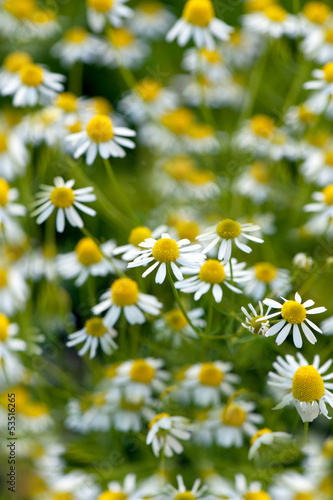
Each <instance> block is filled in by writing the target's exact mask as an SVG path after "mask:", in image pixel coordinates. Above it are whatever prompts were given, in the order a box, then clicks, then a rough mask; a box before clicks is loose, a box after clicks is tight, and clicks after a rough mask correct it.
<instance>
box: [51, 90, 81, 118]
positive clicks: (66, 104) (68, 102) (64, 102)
mask: <svg viewBox="0 0 333 500" xmlns="http://www.w3.org/2000/svg"><path fill="white" fill-rule="evenodd" d="M76 99H77V97H76V95H75V94H73V93H72V92H62V93H61V94H59V95H58V97H57V101H56V104H57V106H58V108H60V109H63V110H64V111H66V113H74V111H75V110H76Z"/></svg>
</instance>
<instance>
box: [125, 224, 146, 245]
mask: <svg viewBox="0 0 333 500" xmlns="http://www.w3.org/2000/svg"><path fill="white" fill-rule="evenodd" d="M150 237H151V230H150V229H148V227H145V226H138V227H135V228H134V229H132V231H131V232H130V235H129V238H128V242H129V243H130V244H131V245H134V246H135V247H138V246H139V244H140V243H142V242H143V241H145V240H146V239H147V238H150Z"/></svg>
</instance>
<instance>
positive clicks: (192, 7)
mask: <svg viewBox="0 0 333 500" xmlns="http://www.w3.org/2000/svg"><path fill="white" fill-rule="evenodd" d="M233 30H234V28H232V27H231V26H229V25H228V24H226V23H224V22H223V21H221V20H220V19H217V18H216V17H215V12H214V7H213V4H212V2H211V1H210V0H187V2H186V4H185V6H184V9H183V13H182V17H181V18H180V19H179V20H178V21H177V22H176V23H175V25H174V26H173V27H172V28H171V29H170V31H169V32H168V33H167V35H166V41H167V42H172V41H173V40H175V39H177V42H178V45H180V46H181V47H183V46H184V45H186V44H187V43H188V42H189V41H190V39H191V38H193V40H194V43H195V45H197V47H199V48H202V47H206V48H207V49H214V47H215V40H214V38H218V39H219V40H228V39H229V37H230V33H232V32H233Z"/></svg>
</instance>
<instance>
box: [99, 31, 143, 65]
mask: <svg viewBox="0 0 333 500" xmlns="http://www.w3.org/2000/svg"><path fill="white" fill-rule="evenodd" d="M101 43H102V46H101V51H100V54H99V59H100V64H102V65H103V66H106V67H108V68H118V67H119V66H120V67H125V68H130V69H137V68H139V67H140V66H141V65H142V63H143V61H144V60H145V59H146V57H147V56H148V55H149V53H150V47H149V45H148V44H147V43H146V42H144V41H143V40H141V39H140V38H138V37H136V36H135V35H134V33H133V32H132V31H131V30H130V29H129V28H127V27H126V28H125V27H123V28H109V29H108V30H107V32H106V38H105V39H104V40H102V42H101Z"/></svg>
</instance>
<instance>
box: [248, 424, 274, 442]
mask: <svg viewBox="0 0 333 500" xmlns="http://www.w3.org/2000/svg"><path fill="white" fill-rule="evenodd" d="M272 433H273V432H272V431H271V429H268V428H267V427H265V428H264V429H260V431H258V432H256V433H255V434H254V436H252V437H251V439H250V445H251V446H252V445H253V443H254V442H255V441H256V440H257V439H258V438H260V437H261V436H263V435H264V434H272Z"/></svg>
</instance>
